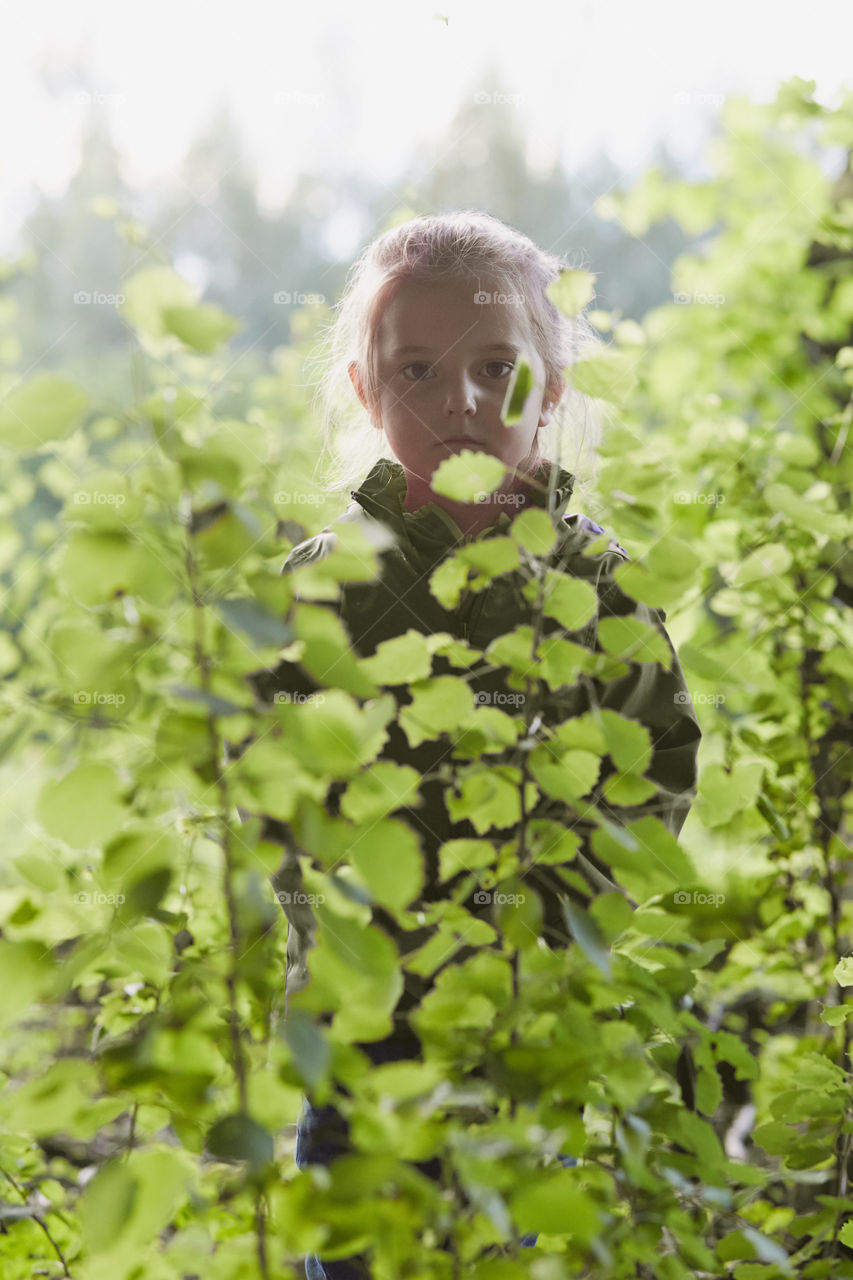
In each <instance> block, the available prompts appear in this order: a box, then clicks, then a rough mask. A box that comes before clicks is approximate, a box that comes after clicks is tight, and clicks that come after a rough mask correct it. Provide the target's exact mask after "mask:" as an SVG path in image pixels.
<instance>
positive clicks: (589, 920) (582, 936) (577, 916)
mask: <svg viewBox="0 0 853 1280" xmlns="http://www.w3.org/2000/svg"><path fill="white" fill-rule="evenodd" d="M562 907H563V914H564V915H565V917H566V922H567V924H568V926H569V929H570V930H571V932H572V936H573V938H574V939H575V941H576V942H577V944H578V946H579V947H580V949H581V951H582V952H583V953H584V955H585V956H586V957H587V959H588V960H591V961H592V963H593V964H594V965H595V966H596V968H597V969H600V970H601V972H602V973H603V974H604V976H605V978H608V979H609V978H610V976H611V965H610V948H609V947H608V945H607V941H606V939H605V937H604V935H603V934H602V932H601V930H600V929H599V927H598V923H597V921H596V920H595V918H594V917H593V916H591V915H590V914H589V913H588V912H586V911H584V910H583V909H582V908H581V907H578V906H575V904H574V903H573V902H571V901H570V900H569V899H568V898H563V900H562Z"/></svg>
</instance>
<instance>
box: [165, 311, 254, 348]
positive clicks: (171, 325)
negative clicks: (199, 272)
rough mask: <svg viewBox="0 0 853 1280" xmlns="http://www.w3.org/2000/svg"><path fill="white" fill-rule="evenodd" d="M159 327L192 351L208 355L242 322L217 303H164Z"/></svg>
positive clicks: (237, 329)
mask: <svg viewBox="0 0 853 1280" xmlns="http://www.w3.org/2000/svg"><path fill="white" fill-rule="evenodd" d="M161 314H162V317H163V327H164V328H165V329H166V330H167V331H168V332H169V333H174V334H175V335H176V337H178V338H180V339H181V341H182V342H185V343H186V344H187V346H188V347H193V348H195V350H196V351H203V352H204V353H205V354H207V355H209V354H210V353H211V352H212V351H215V350H216V348H217V347H218V346H220V345H221V344H222V343H223V342H227V341H228V339H229V338H231V337H233V336H234V334H235V333H239V332H240V330H241V329H243V328H244V327H245V326H244V325H243V323H242V322H241V321H239V320H236V319H235V318H234V317H233V316H229V315H228V313H227V312H226V311H223V310H222V308H221V307H217V306H215V305H214V304H211V303H199V304H198V305H196V306H189V307H186V306H184V307H181V306H178V307H174V306H173V307H164V308H163V310H162V312H161Z"/></svg>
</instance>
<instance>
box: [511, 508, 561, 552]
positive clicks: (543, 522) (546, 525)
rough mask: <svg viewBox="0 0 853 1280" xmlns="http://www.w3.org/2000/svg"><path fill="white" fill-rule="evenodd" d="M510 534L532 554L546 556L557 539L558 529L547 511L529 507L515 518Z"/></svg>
mask: <svg viewBox="0 0 853 1280" xmlns="http://www.w3.org/2000/svg"><path fill="white" fill-rule="evenodd" d="M510 536H511V537H513V538H514V539H515V541H516V542H517V543H518V544H519V546H522V547H524V549H525V551H529V552H530V554H531V555H532V556H546V555H547V554H548V552H549V551H551V550H552V548H553V546H554V543H555V542H556V540H557V530H556V529H555V528H554V525H553V523H552V521H551V517H550V516H549V515H548V513H547V511H542V510H540V508H538V507H528V509H527V510H526V511H522V512H520V514H519V515H517V516H516V517H515V519H514V520H513V522H512V524H511V525H510Z"/></svg>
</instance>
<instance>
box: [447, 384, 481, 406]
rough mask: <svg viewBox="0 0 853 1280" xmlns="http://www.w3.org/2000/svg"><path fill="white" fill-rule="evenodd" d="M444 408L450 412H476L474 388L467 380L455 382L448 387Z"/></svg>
mask: <svg viewBox="0 0 853 1280" xmlns="http://www.w3.org/2000/svg"><path fill="white" fill-rule="evenodd" d="M445 408H447V409H449V410H450V411H451V413H476V412H477V401H476V399H475V397H474V389H473V387H472V386H471V384H470V383H469V382H467V381H466V382H461V383H457V385H456V386H453V387H451V388H449V390H448V392H447V396H446V399H445Z"/></svg>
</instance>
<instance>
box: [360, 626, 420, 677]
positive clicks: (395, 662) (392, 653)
mask: <svg viewBox="0 0 853 1280" xmlns="http://www.w3.org/2000/svg"><path fill="white" fill-rule="evenodd" d="M360 665H361V668H362V670H363V671H366V672H367V674H368V675H369V676H370V677H371V679H373V680H375V681H376V683H377V684H382V685H395V684H408V683H409V682H410V681H412V680H426V679H427V678H428V677H429V675H430V674H431V672H432V654H431V651H430V647H429V645H428V643H427V637H426V636H425V635H424V634H423V633H422V632H420V631H414V630H412V629H411V628H410V629H409V630H408V631H407V632H406V633H405V634H404V635H400V636H393V637H392V638H391V639H390V640H383V641H382V642H381V643H380V644H378V645H377V646H376V652H375V653H374V654H372V655H371V656H370V657H369V658H362V660H361V664H360Z"/></svg>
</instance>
